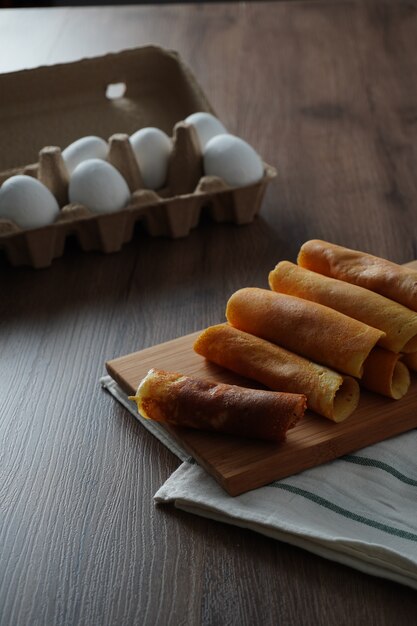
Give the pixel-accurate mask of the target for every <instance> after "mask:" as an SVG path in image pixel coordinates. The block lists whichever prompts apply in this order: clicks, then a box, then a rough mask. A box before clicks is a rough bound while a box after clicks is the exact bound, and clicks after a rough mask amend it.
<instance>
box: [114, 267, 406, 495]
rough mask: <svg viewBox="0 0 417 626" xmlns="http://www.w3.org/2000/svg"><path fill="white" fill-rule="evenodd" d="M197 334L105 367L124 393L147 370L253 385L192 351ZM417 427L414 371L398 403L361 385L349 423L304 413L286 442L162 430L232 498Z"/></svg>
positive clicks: (181, 430)
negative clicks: (155, 369) (407, 388)
mask: <svg viewBox="0 0 417 626" xmlns="http://www.w3.org/2000/svg"><path fill="white" fill-rule="evenodd" d="M415 266H416V267H417V262H415ZM198 335H199V333H198V332H197V333H193V334H191V335H186V336H184V337H180V338H178V339H174V340H173V341H168V342H166V343H162V344H159V345H157V346H153V347H151V348H146V349H145V350H141V351H139V352H135V353H133V354H129V355H127V356H123V357H120V358H118V359H114V360H112V361H108V362H107V363H106V367H107V371H108V372H109V374H110V376H111V377H112V378H113V379H114V380H115V381H116V382H117V383H118V384H119V385H120V387H121V388H122V389H123V390H124V391H125V392H126V393H127V394H130V395H132V394H134V392H135V391H136V389H137V387H138V384H139V382H140V380H141V379H142V378H143V377H144V376H145V375H146V374H147V372H148V370H149V369H151V368H152V367H156V368H158V369H165V370H171V371H177V372H181V373H183V374H188V375H193V376H199V377H202V378H206V379H209V380H213V381H220V382H226V383H232V384H241V385H245V386H248V387H255V385H254V383H253V381H248V380H245V379H243V378H241V377H239V376H237V375H235V374H233V373H232V372H229V371H227V370H225V369H223V368H221V367H219V366H217V365H214V364H212V363H209V362H208V361H206V360H205V359H204V358H203V357H201V356H200V355H198V354H196V353H195V352H194V351H193V343H194V341H195V339H196V338H197V336H198ZM416 427H417V376H416V375H415V374H414V375H413V374H412V383H411V386H410V390H409V391H408V393H407V394H406V396H405V397H404V398H402V399H401V400H390V399H388V398H385V397H383V396H379V395H377V394H373V393H371V392H367V391H365V390H362V391H361V400H360V403H359V407H358V408H357V410H356V411H355V412H354V413H353V415H352V416H350V417H349V418H348V419H347V420H345V421H344V422H341V423H340V424H335V423H333V422H330V421H329V420H326V419H325V418H322V417H320V416H317V415H315V414H313V413H311V412H307V413H306V416H305V418H304V419H303V420H302V421H301V422H300V423H299V424H298V425H297V426H296V427H295V428H293V429H292V430H290V431H288V434H287V440H286V441H285V442H284V443H282V444H275V443H270V442H264V441H256V440H252V439H244V438H241V439H239V438H236V437H233V436H230V435H222V434H218V433H209V432H203V431H197V430H192V429H185V428H173V427H167V430H168V431H169V433H170V434H171V435H173V436H174V437H175V439H176V440H177V441H178V442H179V443H180V444H181V445H182V446H183V447H184V448H185V449H186V450H187V451H188V452H189V453H190V455H192V456H193V457H194V458H195V459H196V461H197V462H198V463H199V464H200V465H202V466H203V467H204V468H205V469H206V470H207V471H208V472H209V473H210V474H211V475H212V476H214V478H215V479H216V480H217V481H218V482H219V483H220V484H221V485H222V487H223V488H224V489H225V490H226V491H227V492H228V493H229V494H230V495H232V496H235V495H238V494H240V493H244V492H245V491H249V490H250V489H255V488H256V487H261V486H262V485H265V484H267V483H269V482H271V481H273V480H277V479H279V478H284V477H285V476H290V475H292V474H297V473H298V472H301V471H302V470H305V469H308V468H310V467H314V466H316V465H320V464H322V463H325V462H327V461H331V460H333V459H336V458H338V457H340V456H343V455H344V454H348V453H350V452H353V451H355V450H359V449H360V448H363V447H365V446H368V445H370V444H373V443H377V442H378V441H382V440H383V439H388V438H389V437H393V436H394V435H398V434H400V433H402V432H405V431H407V430H411V429H412V428H416Z"/></svg>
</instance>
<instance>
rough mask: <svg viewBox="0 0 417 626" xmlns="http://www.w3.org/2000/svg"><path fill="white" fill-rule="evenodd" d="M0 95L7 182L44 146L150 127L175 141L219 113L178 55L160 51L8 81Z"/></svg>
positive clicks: (14, 75) (2, 169)
mask: <svg viewBox="0 0 417 626" xmlns="http://www.w3.org/2000/svg"><path fill="white" fill-rule="evenodd" d="M0 93H1V94H2V97H1V100H0V118H1V120H2V124H1V125H0V146H1V150H0V174H3V176H2V178H3V179H4V178H5V175H6V174H8V175H10V174H11V173H12V171H17V170H19V169H21V168H23V167H25V166H27V165H28V164H30V163H35V162H36V161H37V160H38V153H39V150H40V149H41V148H42V147H43V146H48V145H49V146H61V147H62V148H63V147H65V146H67V145H69V144H70V143H72V142H73V141H75V140H76V139H78V138H79V137H83V136H86V135H98V136H100V137H103V138H107V137H109V136H111V135H113V134H114V133H126V134H128V135H131V134H132V133H134V132H135V131H136V130H138V129H139V128H143V127H145V126H156V127H158V128H161V129H162V130H163V131H165V132H166V133H167V134H170V132H171V131H172V128H173V127H174V125H175V124H176V122H178V120H182V119H185V118H186V117H187V116H188V115H190V114H191V113H194V112H196V111H207V112H209V113H214V111H213V108H212V106H211V105H210V103H209V101H208V100H207V98H206V96H205V94H204V93H203V91H202V89H201V87H200V86H199V85H198V83H197V81H196V79H195V78H194V76H193V75H192V73H191V72H190V70H189V69H188V68H187V67H186V66H185V64H184V63H183V62H182V60H181V59H180V57H179V55H178V54H177V53H176V52H174V51H171V50H164V49H162V48H159V47H157V46H146V47H143V48H135V49H130V50H124V51H122V52H117V53H111V54H106V55H104V56H100V57H94V58H86V59H82V60H80V61H75V62H73V63H64V64H58V65H52V66H43V67H38V68H35V69H31V70H22V71H18V72H11V73H8V74H3V75H0ZM115 96H116V97H115Z"/></svg>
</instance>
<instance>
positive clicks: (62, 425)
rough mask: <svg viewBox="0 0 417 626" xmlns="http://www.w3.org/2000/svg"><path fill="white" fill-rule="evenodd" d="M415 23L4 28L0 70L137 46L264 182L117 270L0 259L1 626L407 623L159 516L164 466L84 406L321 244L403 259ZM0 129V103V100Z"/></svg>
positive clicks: (308, 562) (26, 16) (283, 19)
mask: <svg viewBox="0 0 417 626" xmlns="http://www.w3.org/2000/svg"><path fill="white" fill-rule="evenodd" d="M416 28H417V6H416V4H415V3H414V2H401V1H400V2H395V3H394V2H393V3H392V4H390V3H387V2H378V3H376V2H375V3H373V2H370V3H366V4H365V3H364V4H361V3H356V2H343V1H342V2H340V1H338V2H337V3H332V2H320V1H318V2H297V3H291V2H282V3H265V4H264V3H254V4H250V3H241V4H236V5H231V4H228V5H218V4H216V5H214V4H213V5H207V6H205V5H199V6H192V5H188V6H172V5H171V6H166V7H165V6H158V7H152V6H144V7H133V6H132V7H126V8H123V7H118V8H102V9H90V8H88V9H60V10H57V11H54V10H51V11H48V10H39V11H35V10H28V11H25V10H21V11H8V10H2V11H0V66H1V71H11V70H15V69H17V68H24V67H33V66H34V65H38V64H42V63H54V62H61V61H69V60H72V59H76V58H79V57H82V56H86V55H90V56H91V55H95V54H101V53H103V52H107V51H112V50H117V49H120V48H122V47H129V46H135V45H145V44H147V43H155V44H159V45H164V46H166V47H170V48H175V49H177V50H178V51H179V52H180V53H181V55H182V57H183V58H184V60H185V61H186V62H187V63H188V64H189V65H190V67H191V68H192V70H193V71H194V72H195V74H196V76H197V77H198V79H199V82H200V83H201V84H202V86H203V87H204V89H205V91H206V93H207V95H208V97H209V99H210V100H211V102H212V104H213V106H214V107H215V109H216V110H217V112H218V113H219V115H220V117H221V118H222V120H223V121H224V123H225V124H226V125H228V126H229V128H230V130H232V131H233V132H236V133H238V134H239V135H241V136H242V137H243V138H245V139H247V140H248V141H250V142H251V143H252V144H253V145H254V146H255V147H256V148H257V149H258V151H259V152H260V153H261V154H262V156H263V158H264V159H265V160H266V161H267V162H268V163H271V164H272V165H274V166H277V168H278V177H277V179H276V181H275V182H274V183H273V184H272V185H271V186H270V188H269V190H268V192H267V194H266V199H265V203H264V207H263V209H262V211H261V216H260V217H259V219H257V220H256V221H255V222H254V223H253V224H252V225H250V226H243V227H236V226H232V225H215V224H213V223H211V222H209V221H207V222H206V223H205V224H203V225H202V227H201V228H199V229H198V230H195V231H194V232H193V233H192V234H191V235H190V237H188V238H187V239H183V240H178V241H170V240H166V239H152V240H151V239H150V238H148V237H147V236H145V235H144V233H143V232H142V231H141V230H140V229H138V231H137V233H136V236H135V238H134V240H133V241H132V242H131V243H130V244H128V245H127V246H126V247H125V248H124V249H123V250H122V251H121V252H120V253H118V254H115V255H109V256H106V255H102V254H98V253H81V252H80V251H79V250H78V249H77V247H76V246H74V245H71V243H69V244H68V246H67V250H66V253H65V256H64V257H63V258H62V259H59V260H58V261H56V262H55V263H54V265H53V266H52V267H51V268H49V269H47V270H40V271H35V270H31V269H24V268H20V269H11V268H10V267H8V265H7V264H6V263H5V262H3V261H1V262H0V285H1V297H0V347H1V349H0V364H1V376H0V403H1V406H0V472H1V480H0V520H1V524H0V545H1V554H2V559H1V566H0V568H1V577H0V607H1V609H0V622H1V623H2V626H3V624H4V625H5V626H9V625H13V626H16V625H18V626H23V625H24V626H27V624H39V625H41V624H42V625H43V624H48V626H50V625H51V624H53V625H55V624H56V625H58V624H59V625H60V626H61V625H73V624H83V625H84V624H85V625H89V626H90V625H91V624H100V625H103V626H107V625H112V626H113V625H115V624H117V625H118V624H126V625H127V624H129V625H130V624H134V623H138V624H143V625H149V626H154V625H155V624H158V625H164V626H165V625H173V626H174V625H175V626H176V625H177V624H187V625H188V624H191V625H194V624H204V625H207V626H208V625H212V624H225V625H226V624H227V625H232V624H233V625H235V624H236V625H239V626H240V625H242V624H248V625H249V626H252V625H253V624H262V625H264V624H265V625H271V626H272V625H275V624H297V625H300V626H303V625H305V626H311V625H312V624H326V625H335V626H336V625H337V626H343V625H347V624H349V625H350V624H352V623H356V624H363V623H365V624H369V625H377V624H378V626H394V625H397V624H399V623H409V624H412V623H413V622H414V621H415V615H416V609H417V599H416V597H415V593H414V592H413V591H411V590H409V589H407V588H405V587H401V586H399V585H396V584H394V583H390V582H388V581H384V580H380V579H377V578H372V577H369V576H366V575H364V574H361V573H360V572H357V571H354V570H351V569H349V568H347V567H344V566H341V565H339V564H337V563H332V562H329V561H326V560H324V559H321V558H319V557H317V556H314V555H311V554H309V553H307V552H305V551H302V550H299V549H297V548H293V547H291V546H289V545H285V544H282V543H279V542H275V541H272V540H270V539H268V538H266V537H262V536H260V535H257V534H255V533H252V532H250V531H245V530H243V529H239V528H235V527H229V526H226V525H224V524H219V523H215V522H211V521H209V520H205V519H202V518H198V517H196V516H192V515H187V514H185V513H182V512H180V511H176V510H174V509H172V508H169V507H155V506H154V504H153V502H152V496H153V494H154V493H155V491H156V490H157V489H158V487H159V486H160V485H161V484H162V483H163V481H164V480H165V479H166V478H167V477H168V476H169V475H170V474H171V473H172V471H173V470H174V469H175V468H176V467H177V466H178V460H177V459H176V458H174V457H173V455H172V454H171V453H169V452H168V451H167V450H166V449H165V448H164V447H163V446H162V445H161V444H159V443H158V442H157V441H155V440H154V439H153V438H152V436H151V435H149V434H148V433H147V432H145V431H144V429H143V428H142V427H141V426H140V425H139V424H137V423H136V422H135V420H134V419H133V418H132V417H131V416H130V415H129V414H128V413H127V412H126V411H125V410H124V409H123V408H122V407H121V406H119V405H118V404H117V403H115V402H114V400H113V399H112V398H111V397H109V396H108V395H106V394H105V393H104V392H103V391H101V390H100V389H99V386H98V377H99V376H100V375H101V374H103V373H104V366H103V364H104V361H106V360H109V359H113V358H115V357H117V356H120V355H123V354H127V353H129V352H133V351H135V350H139V349H142V348H145V347H147V346H152V345H155V344H158V343H161V342H163V341H167V340H170V339H173V338H175V337H178V336H181V335H185V334H187V333H191V332H193V331H196V330H198V329H200V328H203V327H205V326H208V325H210V324H213V323H217V322H219V321H221V320H222V319H223V316H224V303H225V302H226V300H227V297H228V296H229V295H230V293H231V292H232V291H234V290H235V289H237V288H239V287H242V286H247V285H254V286H260V287H266V286H267V283H266V278H265V276H266V272H267V270H268V269H270V268H271V267H273V266H274V264H275V263H276V261H277V259H280V258H288V259H290V260H294V259H295V255H296V252H297V250H298V248H299V245H300V244H301V243H302V242H303V241H305V240H306V239H309V238H312V237H318V238H323V239H328V240H331V241H334V242H336V243H341V244H342V245H347V246H352V247H357V248H359V249H364V250H366V251H369V252H371V253H374V254H378V255H382V256H385V257H387V258H389V259H391V260H393V261H397V262H406V261H409V260H410V259H413V258H416V256H417V235H416V233H417V212H416V210H415V206H416V204H417V190H416V177H415V172H416V171H417V155H416V150H417V148H416V146H417V142H416V133H417V125H416V119H417V84H416V82H415V80H414V77H415V73H416V69H417V67H416V65H417V41H416V37H415V33H416ZM0 116H1V99H0Z"/></svg>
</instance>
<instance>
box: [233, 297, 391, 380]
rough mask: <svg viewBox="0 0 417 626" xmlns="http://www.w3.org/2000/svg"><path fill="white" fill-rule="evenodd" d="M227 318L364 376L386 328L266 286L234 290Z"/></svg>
mask: <svg viewBox="0 0 417 626" xmlns="http://www.w3.org/2000/svg"><path fill="white" fill-rule="evenodd" d="M226 317H227V319H228V321H229V322H230V324H231V325H232V326H234V327H235V328H239V329H240V330H244V331H246V332H247V333H251V334H252V335H256V336H257V337H261V338H262V339H267V340H268V341H272V342H273V343H276V344H278V345H279V346H281V347H283V348H287V349H288V350H291V352H295V353H296V354H300V355H301V356H305V357H307V358H309V359H312V360H313V361H315V362H316V363H322V364H323V365H327V366H328V367H331V368H333V369H336V370H337V371H338V372H343V373H344V374H350V375H351V376H357V377H361V376H362V371H363V363H364V361H365V359H366V357H367V356H368V354H369V353H370V351H371V350H372V348H373V347H374V346H375V344H376V343H377V342H378V341H379V340H380V339H381V337H382V336H383V335H384V333H383V332H382V331H380V330H376V329H375V328H372V327H371V326H368V325H367V324H363V323H362V322H358V320H354V319H352V318H351V317H348V316H347V315H343V313H339V312H338V311H334V310H333V309H330V308H329V307H327V306H323V305H322V304H317V303H316V302H311V301H309V300H304V299H302V298H297V297H295V296H288V295H285V294H281V293H275V292H273V291H268V290H267V289H257V288H246V289H240V290H239V291H237V292H236V293H234V294H233V295H232V296H231V297H230V299H229V301H228V303H227V307H226Z"/></svg>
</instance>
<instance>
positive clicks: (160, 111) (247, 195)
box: [0, 47, 276, 268]
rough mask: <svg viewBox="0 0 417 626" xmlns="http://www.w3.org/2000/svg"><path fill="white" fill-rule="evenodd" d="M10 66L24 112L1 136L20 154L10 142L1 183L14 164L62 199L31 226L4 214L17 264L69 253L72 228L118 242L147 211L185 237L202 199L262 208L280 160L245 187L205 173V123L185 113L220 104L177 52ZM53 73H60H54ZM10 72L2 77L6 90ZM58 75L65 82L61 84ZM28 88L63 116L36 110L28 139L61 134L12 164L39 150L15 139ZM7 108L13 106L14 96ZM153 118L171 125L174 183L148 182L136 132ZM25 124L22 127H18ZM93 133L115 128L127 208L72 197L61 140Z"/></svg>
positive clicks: (108, 243) (15, 170)
mask: <svg viewBox="0 0 417 626" xmlns="http://www.w3.org/2000/svg"><path fill="white" fill-rule="evenodd" d="M4 76H6V77H8V87H9V89H8V91H5V92H4V93H7V96H8V97H9V98H11V101H9V103H8V104H9V105H10V106H11V105H12V102H14V105H15V112H16V111H18V114H17V115H15V116H12V115H11V117H10V122H11V125H12V128H9V133H8V135H7V136H5V135H4V126H3V129H2V132H3V137H1V136H0V141H1V139H3V145H6V146H9V145H10V146H11V154H12V155H13V159H14V161H12V160H11V158H12V157H11V156H10V152H7V155H6V156H7V158H5V153H4V152H2V153H1V155H0V166H3V167H4V166H6V168H5V169H3V171H2V172H0V184H2V183H3V182H4V181H5V180H7V179H8V178H9V177H10V176H12V175H15V174H26V175H29V176H32V177H34V178H37V179H38V180H40V181H41V182H42V183H43V184H44V185H46V187H48V188H49V190H50V191H51V192H52V193H53V195H54V196H55V198H56V199H57V201H58V204H59V206H60V212H59V216H58V218H57V220H56V221H55V222H54V223H53V224H50V225H48V226H43V227H41V228H36V229H30V230H22V229H21V228H19V227H18V226H17V225H16V224H15V223H14V222H11V221H8V220H4V219H0V249H2V250H3V251H4V253H5V255H6V257H7V259H8V261H9V263H10V264H11V265H13V266H19V265H30V266H32V267H35V268H42V267H47V266H49V265H50V264H51V262H52V261H53V259H54V258H57V257H59V256H62V254H63V253H64V249H65V242H66V239H67V237H69V236H71V237H75V239H76V240H77V242H78V244H79V246H80V248H81V249H82V250H84V251H91V250H100V251H102V252H104V253H110V252H115V251H118V250H120V248H121V247H122V246H123V244H125V243H127V242H128V241H130V240H131V239H132V237H133V233H134V229H135V224H136V223H137V222H139V221H140V222H142V223H143V225H144V228H145V230H146V232H147V233H148V234H149V235H150V236H152V237H171V238H178V237H185V236H187V235H188V234H189V232H190V230H191V229H193V228H195V227H197V226H198V224H199V221H200V216H201V212H202V210H203V208H204V210H205V211H207V212H208V214H209V215H210V216H211V218H212V219H213V220H214V221H216V222H232V223H236V224H247V223H249V222H251V221H252V220H253V218H254V217H255V215H256V214H257V213H258V212H259V210H260V206H261V203H262V199H263V196H264V193H265V189H266V185H267V184H268V182H270V180H272V179H273V178H274V177H275V175H276V171H275V169H274V168H273V167H271V166H269V165H267V164H264V176H263V178H262V179H261V180H260V181H259V182H257V183H255V184H252V185H248V186H245V187H240V188H232V187H230V186H228V185H227V184H226V183H225V182H224V181H223V180H222V179H220V178H217V177H214V176H205V175H204V172H203V160H202V154H201V149H200V146H199V142H198V138H197V135H196V131H195V129H194V127H193V126H190V125H187V124H185V123H183V122H178V121H177V120H178V119H185V117H187V116H188V115H189V114H190V113H193V112H195V111H206V112H209V113H213V110H212V108H211V105H210V104H209V103H208V101H207V98H206V96H205V95H204V93H203V92H202V90H201V88H200V87H199V86H198V84H197V83H196V81H195V79H194V78H193V76H192V75H191V73H190V72H189V70H188V69H187V68H186V67H185V66H184V65H183V63H182V62H181V60H180V59H179V57H178V55H176V54H175V53H173V52H169V51H165V50H162V49H160V48H155V47H147V48H140V49H137V50H130V51H124V52H122V53H118V54H114V55H106V56H105V57H100V58H98V59H87V60H83V61H80V62H77V63H70V64H65V65H62V66H53V67H50V68H38V69H37V70H30V71H26V72H17V73H15V74H14V75H12V74H9V75H4ZM10 77H14V80H10ZM54 77H55V82H54V81H52V83H51V82H50V81H51V79H52V78H54ZM3 78H4V77H0V90H1V89H2V79H3ZM36 78H37V80H35V79H36ZM89 78H91V81H89ZM29 79H31V80H29ZM58 79H59V80H58ZM146 79H148V82H146ZM57 80H58V82H59V83H62V84H61V87H62V89H61V90H60V89H59V85H58V86H57V84H56V81H57ZM74 81H76V82H77V83H78V89H79V92H78V97H77V98H76V99H75V102H73V103H72V105H71V103H70V102H69V98H70V95H72V97H74V96H73V94H72V92H71V93H70V91H69V89H68V86H69V84H71V82H72V83H74ZM144 81H145V83H144ZM16 82H17V83H18V86H19V84H20V88H19V89H16ZM47 83H48V84H52V85H53V89H54V90H55V91H54V98H53V101H52V102H49V103H48V102H46V103H45V97H44V95H43V93H42V85H44V86H45V85H46V84H47ZM111 84H121V85H124V86H125V93H124V95H123V96H122V97H120V98H118V99H116V100H112V99H109V98H106V97H105V93H107V90H108V86H109V85H111ZM137 84H140V89H139V88H137V87H138V85H137ZM144 85H145V87H146V88H145V87H144ZM4 86H5V85H3V87H4ZM80 86H81V87H80ZM6 87H7V85H6ZM12 87H13V88H12ZM22 89H26V91H28V92H29V93H28V94H27V101H29V102H30V101H31V97H32V101H33V102H34V106H33V110H34V113H35V114H36V111H37V109H40V108H42V107H41V105H42V103H43V106H44V107H46V108H47V109H49V112H50V117H52V119H53V120H55V122H56V123H52V124H51V125H49V126H46V125H45V124H42V119H41V120H39V117H38V116H36V115H35V116H34V115H33V113H32V121H33V124H34V127H35V128H34V129H33V128H32V130H33V132H32V133H30V134H29V135H28V137H29V138H30V142H29V143H30V144H31V145H32V146H33V145H34V144H35V143H36V141H39V138H40V136H43V137H47V138H51V139H53V140H55V141H54V144H56V145H53V146H46V147H44V148H42V149H41V150H40V152H39V156H38V161H37V162H36V163H31V164H30V165H22V166H20V167H11V165H14V164H15V163H18V162H19V156H18V155H19V154H20V155H22V154H23V153H24V154H25V155H26V157H27V156H28V155H29V154H31V152H30V150H28V145H27V144H25V150H26V152H25V151H22V150H21V151H19V150H18V151H17V153H16V146H15V143H16V142H15V143H13V138H14V139H16V137H22V133H23V132H24V129H25V128H26V123H27V113H28V112H26V111H25V105H24V103H23V102H20V101H19V103H16V99H17V100H19V98H20V95H21V94H22ZM80 90H81V93H80ZM103 93H104V97H103ZM87 96H88V99H89V101H90V108H91V109H92V110H94V112H95V114H94V116H93V117H91V115H90V112H89V106H88V104H87V107H86V98H87ZM6 99H7V98H6ZM95 99H97V100H98V103H95ZM17 104H19V106H17ZM99 104H100V106H99ZM86 108H87V117H88V118H89V121H90V123H91V126H90V127H89V128H86V127H85V110H86ZM6 110H9V109H8V107H7V102H6ZM83 112H84V114H83ZM40 117H41V118H42V115H41V116H40ZM16 118H17V121H16ZM58 121H60V124H58ZM169 124H171V126H170V127H169ZM16 125H17V126H16ZM6 126H7V124H6ZM145 126H155V127H157V128H160V129H161V130H164V132H167V133H168V134H171V135H172V142H173V149H172V152H171V155H170V158H169V162H168V172H167V183H166V186H165V187H164V188H163V189H160V190H158V191H157V192H156V191H152V190H149V189H145V188H144V184H143V180H142V175H141V172H140V169H139V165H138V162H137V160H136V157H135V155H134V153H133V150H132V146H131V143H130V141H129V135H130V134H132V133H133V132H135V131H136V130H138V129H139V128H143V127H145ZM103 128H106V129H107V130H108V131H109V132H108V134H105V133H103ZM17 129H20V131H19V133H17ZM68 129H70V134H68ZM91 134H97V135H99V136H104V137H107V138H108V142H109V152H108V156H107V161H108V162H109V163H110V164H112V165H113V166H114V167H115V168H116V169H117V170H118V171H119V172H120V173H121V174H122V176H123V177H124V179H125V180H126V182H127V184H128V187H129V190H130V193H131V197H130V201H129V203H128V205H127V206H126V208H124V209H122V210H120V211H117V212H113V213H107V214H98V213H93V212H92V211H90V210H89V209H88V208H87V207H85V206H82V205H80V204H70V203H69V201H68V173H67V170H66V167H65V164H64V161H63V158H62V154H61V149H60V147H58V146H65V145H67V144H68V143H70V142H71V141H74V140H76V139H78V138H79V137H80V136H82V135H91ZM17 143H18V144H19V141H17ZM39 145H42V143H40V144H39V143H38V146H39ZM20 162H22V161H21V160H20Z"/></svg>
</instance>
